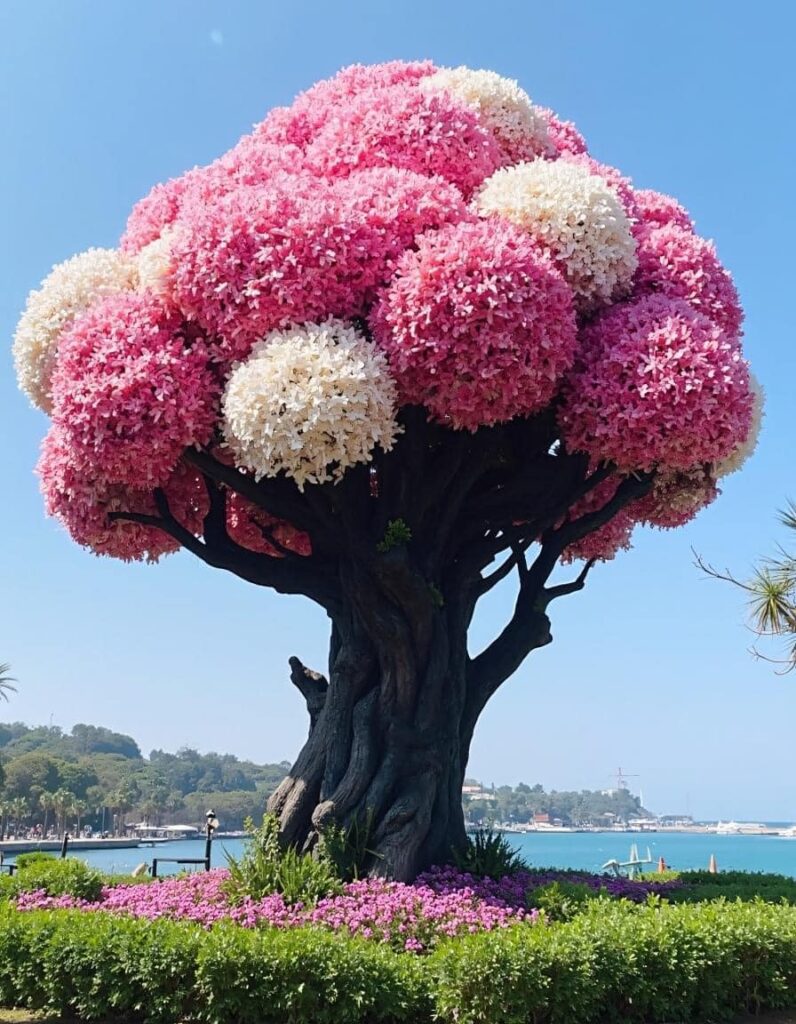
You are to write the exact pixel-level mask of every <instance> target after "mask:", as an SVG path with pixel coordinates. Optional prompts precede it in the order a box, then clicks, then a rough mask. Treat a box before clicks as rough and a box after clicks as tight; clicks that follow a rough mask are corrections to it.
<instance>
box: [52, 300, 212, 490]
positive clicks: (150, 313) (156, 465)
mask: <svg viewBox="0 0 796 1024" xmlns="http://www.w3.org/2000/svg"><path fill="white" fill-rule="evenodd" d="M52 394H53V423H54V424H55V425H56V427H57V428H58V429H59V430H60V431H61V435H62V437H63V438H64V440H65V441H66V443H67V444H68V445H70V447H71V448H72V451H73V453H74V454H75V456H76V457H77V458H79V459H80V460H82V461H83V462H85V464H86V466H87V467H88V469H89V471H90V472H91V473H92V474H93V476H94V477H95V478H97V479H102V480H103V481H105V482H107V483H111V484H125V485H127V486H128V487H136V488H147V487H156V486H160V485H161V484H163V483H165V482H166V481H167V480H168V478H169V476H170V475H171V472H172V470H173V469H174V466H175V465H176V464H177V461H178V460H179V458H180V456H181V455H182V452H183V450H184V449H185V448H186V447H188V446H189V445H200V444H205V443H206V442H207V441H209V440H210V437H211V436H212V433H213V428H214V425H215V422H216V419H217V417H218V411H217V408H216V407H217V402H218V397H219V386H218V383H217V381H216V380H215V378H214V376H213V374H212V373H211V371H210V369H209V368H208V364H207V350H206V348H205V346H204V344H203V343H202V341H201V339H196V338H191V336H190V334H189V333H188V332H186V331H185V330H183V327H182V319H181V317H180V316H179V314H178V313H176V312H175V311H174V310H171V309H168V308H166V307H165V306H164V305H163V304H162V303H161V302H160V301H159V300H158V299H157V298H156V297H155V296H153V295H151V294H149V293H144V294H136V293H134V292H128V293H123V294H121V295H114V296H112V297H110V298H107V299H103V300H102V301H101V302H100V303H99V304H98V305H96V306H93V307H92V308H91V309H89V310H88V312H86V313H85V314H84V315H83V316H81V317H79V318H78V319H77V320H76V321H75V322H74V324H73V325H72V326H71V328H69V329H68V330H67V332H66V334H65V335H64V337H63V338H62V340H61V343H60V346H59V352H58V361H57V363H56V366H55V372H54V373H53V386H52Z"/></svg>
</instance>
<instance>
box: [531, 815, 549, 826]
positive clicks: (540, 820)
mask: <svg viewBox="0 0 796 1024" xmlns="http://www.w3.org/2000/svg"><path fill="white" fill-rule="evenodd" d="M533 823H534V825H549V824H551V822H550V815H549V814H541V813H539V814H534V816H533Z"/></svg>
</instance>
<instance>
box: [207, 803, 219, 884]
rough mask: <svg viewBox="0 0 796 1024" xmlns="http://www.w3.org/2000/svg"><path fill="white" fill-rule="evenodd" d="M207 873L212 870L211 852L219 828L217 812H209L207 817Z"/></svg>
mask: <svg viewBox="0 0 796 1024" xmlns="http://www.w3.org/2000/svg"><path fill="white" fill-rule="evenodd" d="M205 820H206V824H205V871H209V870H210V850H211V847H212V845H213V833H214V832H215V830H216V829H217V828H218V818H217V817H216V812H215V811H208V812H207V814H206V815H205Z"/></svg>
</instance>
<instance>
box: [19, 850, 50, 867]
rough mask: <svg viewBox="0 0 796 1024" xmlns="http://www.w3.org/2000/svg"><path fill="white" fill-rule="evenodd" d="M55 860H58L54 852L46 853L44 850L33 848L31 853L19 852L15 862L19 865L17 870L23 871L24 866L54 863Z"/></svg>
mask: <svg viewBox="0 0 796 1024" xmlns="http://www.w3.org/2000/svg"><path fill="white" fill-rule="evenodd" d="M54 860H56V856H55V854H54V853H46V852H45V851H44V850H31V852H30V853H20V854H18V856H17V857H16V858H15V861H14V863H15V864H16V866H17V871H21V870H22V868H25V867H28V866H29V865H31V864H41V863H42V862H47V863H52V861H54Z"/></svg>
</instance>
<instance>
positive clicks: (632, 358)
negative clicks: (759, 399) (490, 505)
mask: <svg viewBox="0 0 796 1024" xmlns="http://www.w3.org/2000/svg"><path fill="white" fill-rule="evenodd" d="M752 406H753V399H752V393H751V390H750V385H749V370H748V368H747V366H746V363H745V362H744V361H743V359H742V358H741V354H740V350H739V348H738V345H737V342H736V341H735V340H733V339H732V338H730V337H728V336H727V335H726V334H725V333H724V332H723V331H722V330H721V329H720V328H719V327H718V326H717V325H716V324H715V323H714V322H713V321H712V320H709V319H708V318H707V317H706V316H704V315H703V314H702V313H698V312H697V311H696V310H695V309H694V308H693V306H691V305H690V304H688V303H687V302H685V301H684V300H683V299H680V298H670V297H668V296H666V295H657V294H655V295H647V296H644V297H642V298H640V299H637V300H635V301H634V302H629V303H622V304H620V305H617V306H613V307H612V308H610V309H608V310H606V311H605V312H604V313H602V314H600V315H598V316H597V317H596V318H595V320H594V321H593V322H592V323H591V324H590V325H589V326H588V327H586V328H585V329H584V330H583V332H582V348H581V356H580V360H579V362H578V364H577V366H576V367H575V369H574V371H573V372H572V374H571V376H570V378H569V380H568V382H567V386H566V388H565V391H564V401H563V405H562V407H561V410H560V413H559V423H560V426H561V430H562V433H563V436H564V439H565V441H566V443H567V445H568V447H570V448H571V449H576V450H580V451H585V452H588V454H589V455H590V456H591V457H592V459H593V460H595V461H596V462H603V461H605V462H613V463H615V464H616V466H617V467H619V469H621V470H625V471H627V472H633V471H634V470H651V469H653V468H655V467H659V468H663V469H665V470H668V471H677V470H689V469H691V468H693V467H694V466H695V465H698V464H699V463H705V462H708V463H710V462H715V461H717V460H719V459H723V458H725V457H726V456H727V455H729V453H730V452H731V451H732V450H733V449H734V448H735V446H736V445H737V444H738V439H739V438H745V437H746V435H747V434H748V433H749V430H750V427H751V422H752Z"/></svg>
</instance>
